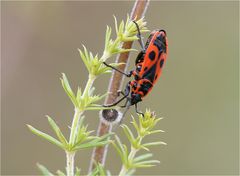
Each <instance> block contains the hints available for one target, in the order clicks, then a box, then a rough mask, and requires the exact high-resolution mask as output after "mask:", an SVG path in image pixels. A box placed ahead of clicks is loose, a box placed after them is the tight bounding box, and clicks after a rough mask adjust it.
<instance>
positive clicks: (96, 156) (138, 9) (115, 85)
mask: <svg viewBox="0 0 240 176" xmlns="http://www.w3.org/2000/svg"><path fill="white" fill-rule="evenodd" d="M148 4H149V0H136V1H135V4H134V6H133V8H132V12H131V19H132V20H133V19H136V20H138V19H140V18H142V17H143V16H144V14H145V12H146V9H147V7H148ZM132 43H133V42H125V43H123V46H122V48H124V49H130V48H131V47H132ZM128 56H129V53H128V52H126V53H121V54H120V55H119V57H118V58H117V59H116V61H115V62H116V63H126V64H122V65H120V66H119V67H118V68H119V70H121V71H125V70H126V68H127V65H128ZM122 83H123V76H122V74H120V73H118V72H113V73H112V77H111V80H110V82H109V87H108V92H112V94H109V95H108V96H107V97H106V99H105V103H106V104H112V103H113V102H115V101H116V99H117V91H118V90H119V89H121V87H122ZM111 130H112V127H111V126H110V125H106V124H104V123H102V122H100V123H99V126H98V132H97V135H98V136H102V135H105V134H107V133H110V132H111ZM107 148H108V146H107V145H106V146H103V147H97V148H95V149H94V150H93V153H92V158H91V163H90V167H89V172H91V171H92V170H93V169H94V167H95V166H94V163H101V164H102V165H104V163H105V158H106V154H107Z"/></svg>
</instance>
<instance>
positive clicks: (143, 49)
mask: <svg viewBox="0 0 240 176" xmlns="http://www.w3.org/2000/svg"><path fill="white" fill-rule="evenodd" d="M133 23H134V24H135V25H136V27H137V31H138V34H137V37H138V42H139V44H140V45H141V48H142V51H143V52H144V53H145V48H144V44H143V39H142V35H141V32H140V29H139V26H138V24H137V22H136V21H133Z"/></svg>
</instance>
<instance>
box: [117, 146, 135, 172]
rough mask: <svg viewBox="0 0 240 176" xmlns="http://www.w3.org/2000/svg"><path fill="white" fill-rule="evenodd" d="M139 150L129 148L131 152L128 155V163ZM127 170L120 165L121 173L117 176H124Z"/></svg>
mask: <svg viewBox="0 0 240 176" xmlns="http://www.w3.org/2000/svg"><path fill="white" fill-rule="evenodd" d="M138 150H139V149H136V148H134V147H131V151H130V153H129V155H128V161H130V162H131V161H132V160H133V159H134V157H135V155H136V153H137V152H138ZM128 170H129V168H127V167H126V166H125V165H122V168H121V171H120V172H119V174H118V175H119V176H125V175H126V174H127V172H128Z"/></svg>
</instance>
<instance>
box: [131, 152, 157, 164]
mask: <svg viewBox="0 0 240 176" xmlns="http://www.w3.org/2000/svg"><path fill="white" fill-rule="evenodd" d="M152 156H153V154H152V153H147V154H143V155H140V156H138V157H136V158H134V159H133V162H138V161H142V160H145V159H148V158H150V157H152Z"/></svg>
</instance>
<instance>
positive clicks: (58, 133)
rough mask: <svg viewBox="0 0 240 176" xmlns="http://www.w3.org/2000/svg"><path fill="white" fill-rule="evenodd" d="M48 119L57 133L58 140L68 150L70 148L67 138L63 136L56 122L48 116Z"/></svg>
mask: <svg viewBox="0 0 240 176" xmlns="http://www.w3.org/2000/svg"><path fill="white" fill-rule="evenodd" d="M47 118H48V122H49V124H50V125H51V127H52V129H53V130H54V132H55V133H56V135H57V137H58V139H59V140H60V141H61V142H62V144H63V145H64V146H65V147H66V148H67V147H68V142H67V140H66V138H65V137H64V135H63V134H62V132H61V130H60V128H59V127H58V125H57V124H56V123H55V122H54V120H53V119H52V118H51V117H50V116H47Z"/></svg>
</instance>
